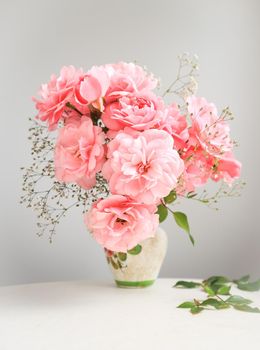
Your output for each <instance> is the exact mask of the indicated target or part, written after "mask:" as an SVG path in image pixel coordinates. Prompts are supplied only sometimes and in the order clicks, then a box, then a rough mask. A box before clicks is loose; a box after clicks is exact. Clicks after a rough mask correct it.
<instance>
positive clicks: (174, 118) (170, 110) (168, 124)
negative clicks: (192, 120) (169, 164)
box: [159, 103, 189, 150]
mask: <svg viewBox="0 0 260 350" xmlns="http://www.w3.org/2000/svg"><path fill="white" fill-rule="evenodd" d="M159 129H161V130H165V131H167V132H168V133H169V134H170V135H172V137H173V139H174V147H175V148H176V149H178V150H179V149H181V148H185V147H186V142H187V140H188V139H189V131H188V124H187V119H186V117H185V116H184V115H181V113H180V111H179V107H178V106H177V104H176V103H173V104H172V105H170V106H168V107H167V108H165V113H164V119H163V120H162V121H161V122H160V125H159Z"/></svg>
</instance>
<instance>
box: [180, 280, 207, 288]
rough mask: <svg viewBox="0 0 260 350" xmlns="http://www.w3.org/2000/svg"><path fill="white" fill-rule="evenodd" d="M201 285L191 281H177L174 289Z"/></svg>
mask: <svg viewBox="0 0 260 350" xmlns="http://www.w3.org/2000/svg"><path fill="white" fill-rule="evenodd" d="M200 286H201V284H200V283H198V282H192V281H178V282H177V283H176V284H175V285H174V287H176V288H196V287H200Z"/></svg>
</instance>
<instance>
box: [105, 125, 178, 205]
mask: <svg viewBox="0 0 260 350" xmlns="http://www.w3.org/2000/svg"><path fill="white" fill-rule="evenodd" d="M126 131H127V132H126ZM182 171H183V161H182V160H181V159H180V157H179V155H178V153H177V151H176V150H174V149H173V139H172V137H171V136H170V135H169V134H168V133H167V132H166V131H163V130H156V129H151V130H145V131H143V132H136V131H133V130H131V129H128V130H127V129H126V130H125V132H119V133H118V134H117V136H116V137H115V139H114V140H112V141H111V142H110V143H109V144H108V160H107V162H106V163H105V164H104V167H103V170H102V172H103V175H104V177H105V178H106V179H107V180H108V181H109V186H110V191H111V192H112V193H118V194H125V195H128V196H130V197H132V198H134V199H135V200H136V201H138V202H141V203H147V204H151V203H157V202H158V200H159V199H160V198H162V197H164V196H166V195H168V194H169V192H170V191H171V190H172V189H174V188H175V186H176V184H177V181H178V177H179V176H180V175H181V173H182Z"/></svg>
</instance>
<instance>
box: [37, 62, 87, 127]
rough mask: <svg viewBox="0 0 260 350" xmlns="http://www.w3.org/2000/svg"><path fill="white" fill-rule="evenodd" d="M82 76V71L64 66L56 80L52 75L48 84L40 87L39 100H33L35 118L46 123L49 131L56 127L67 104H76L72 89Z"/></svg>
mask: <svg viewBox="0 0 260 350" xmlns="http://www.w3.org/2000/svg"><path fill="white" fill-rule="evenodd" d="M82 76H83V71H82V69H78V70H76V68H75V67H73V66H68V67H66V66H64V67H63V68H62V69H61V71H60V76H59V77H58V78H57V77H56V76H55V75H52V76H51V80H50V81H49V83H48V84H43V85H42V86H41V90H40V91H39V95H40V96H41V99H40V100H39V99H36V98H33V100H34V101H35V102H36V108H37V109H38V111H39V113H38V116H37V117H38V118H39V119H40V120H42V121H47V123H48V125H49V130H53V129H55V128H56V127H57V124H58V122H59V121H60V119H61V118H62V117H63V116H64V111H65V110H66V103H67V102H71V103H73V104H76V103H75V100H74V89H75V87H76V85H77V84H79V82H80V79H81V78H82ZM68 110H70V109H68ZM83 112H85V110H84V111H83ZM65 116H66V115H65Z"/></svg>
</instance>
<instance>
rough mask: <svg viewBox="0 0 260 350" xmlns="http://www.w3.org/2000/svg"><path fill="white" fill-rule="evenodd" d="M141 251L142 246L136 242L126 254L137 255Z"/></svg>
mask: <svg viewBox="0 0 260 350" xmlns="http://www.w3.org/2000/svg"><path fill="white" fill-rule="evenodd" d="M141 251H142V246H141V245H140V244H137V245H136V246H135V247H134V248H132V249H130V250H128V251H127V253H128V254H131V255H138V254H140V253H141Z"/></svg>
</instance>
